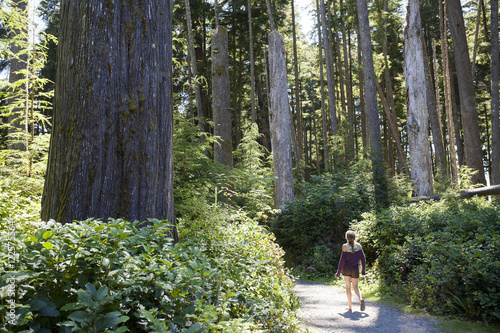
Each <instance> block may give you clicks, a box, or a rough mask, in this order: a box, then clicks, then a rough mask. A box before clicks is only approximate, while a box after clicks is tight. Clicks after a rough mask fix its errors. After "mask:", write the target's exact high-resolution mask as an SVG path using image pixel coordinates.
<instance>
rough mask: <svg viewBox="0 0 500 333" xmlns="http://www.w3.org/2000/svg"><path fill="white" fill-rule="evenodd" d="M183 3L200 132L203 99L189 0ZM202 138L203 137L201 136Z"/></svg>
mask: <svg viewBox="0 0 500 333" xmlns="http://www.w3.org/2000/svg"><path fill="white" fill-rule="evenodd" d="M184 5H185V6H186V22H187V33H188V38H187V41H188V53H189V63H190V67H191V73H193V76H194V94H195V98H196V110H197V112H198V126H199V129H200V132H203V131H204V130H205V129H204V125H203V124H204V120H203V101H202V99H201V87H200V83H199V82H198V79H199V77H198V67H197V65H196V52H195V49H194V37H193V24H192V23H191V7H190V5H189V0H184ZM202 140H203V138H202Z"/></svg>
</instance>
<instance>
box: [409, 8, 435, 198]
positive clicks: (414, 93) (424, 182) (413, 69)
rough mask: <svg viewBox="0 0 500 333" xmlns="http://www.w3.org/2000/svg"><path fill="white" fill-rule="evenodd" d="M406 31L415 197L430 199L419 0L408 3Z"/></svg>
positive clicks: (429, 154) (430, 180) (429, 158)
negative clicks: (427, 197) (428, 197)
mask: <svg viewBox="0 0 500 333" xmlns="http://www.w3.org/2000/svg"><path fill="white" fill-rule="evenodd" d="M406 22H407V23H406V28H405V43H404V46H405V47H404V54H405V82H406V92H407V95H406V105H407V127H408V144H409V147H410V162H411V178H412V180H413V184H414V195H415V196H417V197H419V196H429V195H432V194H433V192H434V189H433V177H432V159H431V152H430V149H429V148H430V143H429V139H428V138H429V135H428V129H429V122H428V113H427V111H428V110H427V109H426V106H427V99H428V97H427V93H428V89H427V86H428V83H427V82H426V80H427V79H428V78H429V77H428V75H427V73H426V70H425V62H426V60H425V55H424V48H425V45H424V43H423V38H422V35H423V31H422V23H421V21H420V8H419V3H418V0H409V1H408V6H407V9H406Z"/></svg>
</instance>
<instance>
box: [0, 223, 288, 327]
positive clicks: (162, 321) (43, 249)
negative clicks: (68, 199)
mask: <svg viewBox="0 0 500 333" xmlns="http://www.w3.org/2000/svg"><path fill="white" fill-rule="evenodd" d="M150 224H152V225H149V226H143V227H140V226H141V225H140V224H139V223H138V222H134V223H131V222H127V221H123V220H112V219H110V220H109V221H108V222H107V223H103V222H100V221H95V220H88V221H82V222H78V223H74V224H65V225H61V224H59V223H56V222H53V221H51V222H48V223H39V224H38V225H37V227H36V228H32V229H29V230H28V229H26V230H24V229H23V228H22V227H18V228H17V231H15V235H14V237H11V235H10V234H9V233H10V230H11V229H12V227H13V225H12V222H7V221H2V227H1V229H0V230H1V232H0V262H1V265H0V299H1V304H2V308H1V311H0V316H1V317H2V320H3V321H2V325H1V326H0V327H1V328H0V332H21V331H26V330H32V331H34V332H40V333H43V332H181V331H183V332H202V331H209V332H218V331H224V332H245V331H258V330H266V331H270V332H285V331H286V332H293V331H294V330H295V329H296V327H298V324H297V323H298V321H297V319H296V318H295V312H294V309H295V308H297V306H298V304H297V300H296V299H295V297H293V293H292V282H291V280H290V278H289V277H288V275H287V273H286V272H285V271H284V269H283V264H282V262H281V259H280V256H281V255H282V254H283V253H282V251H281V250H280V249H279V247H277V246H276V245H275V244H274V242H273V237H272V234H270V233H268V232H266V231H265V230H263V229H262V228H261V227H259V226H258V225H257V224H256V223H255V222H253V221H250V220H246V219H240V220H239V221H238V222H234V223H228V224H225V223H223V224H222V223H219V224H218V227H217V228H216V229H212V230H208V229H205V231H204V232H203V234H204V235H205V237H203V238H200V239H199V240H196V239H194V238H190V237H189V236H193V235H195V233H194V232H195V231H194V229H196V228H193V231H192V232H191V233H186V234H184V236H183V241H182V242H180V243H177V244H173V243H172V240H171V239H170V238H169V237H168V230H169V227H170V226H169V225H168V224H167V223H165V222H161V221H156V220H151V221H150ZM213 226H214V225H212V227H213ZM198 231H199V232H200V233H201V231H200V229H199V230H198ZM208 239H210V240H211V241H210V242H208V241H207V240H208ZM9 251H10V252H9ZM13 253H14V254H15V255H16V256H17V259H16V261H15V267H12V268H11V267H10V266H9V264H10V263H11V262H12V257H9V255H12V254H13ZM14 281H15V282H14ZM13 287H15V288H14V289H12V288H13ZM11 301H12V303H11ZM14 306H15V307H14ZM11 308H14V310H12V311H15V315H16V316H15V319H14V320H13V321H11V322H10V323H9V322H8V319H9V318H11V317H9V314H10V311H11ZM11 319H12V318H11Z"/></svg>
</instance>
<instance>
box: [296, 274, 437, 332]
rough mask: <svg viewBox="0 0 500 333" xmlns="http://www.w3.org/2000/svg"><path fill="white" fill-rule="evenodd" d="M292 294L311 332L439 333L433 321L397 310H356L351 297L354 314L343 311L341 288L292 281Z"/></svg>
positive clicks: (369, 305) (355, 300)
mask: <svg viewBox="0 0 500 333" xmlns="http://www.w3.org/2000/svg"><path fill="white" fill-rule="evenodd" d="M295 294H296V295H297V297H299V298H300V300H301V307H300V317H301V319H302V321H303V322H304V326H305V327H306V328H307V329H308V330H309V332H311V333H327V332H328V333H357V332H370V333H399V332H411V333H440V332H441V331H440V330H438V329H437V328H435V327H434V326H435V325H436V323H437V322H436V321H434V320H432V319H428V318H421V317H418V316H415V315H410V314H406V313H403V312H401V311H399V310H397V309H394V308H391V307H388V306H384V305H381V304H378V303H374V302H368V301H366V310H365V311H363V312H361V311H360V310H359V301H358V298H357V297H356V296H354V295H353V304H352V308H353V311H352V312H349V311H347V310H346V307H347V299H346V296H345V290H344V289H343V288H339V287H334V286H330V285H326V284H320V283H313V282H304V281H300V280H296V281H295Z"/></svg>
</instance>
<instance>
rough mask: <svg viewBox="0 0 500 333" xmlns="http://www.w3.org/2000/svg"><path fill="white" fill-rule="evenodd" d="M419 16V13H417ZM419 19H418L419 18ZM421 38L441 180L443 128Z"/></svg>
mask: <svg viewBox="0 0 500 333" xmlns="http://www.w3.org/2000/svg"><path fill="white" fill-rule="evenodd" d="M419 17H420V15H419ZM419 21H420V20H419ZM420 37H421V39H422V49H423V52H424V58H423V60H424V70H425V85H426V86H425V89H426V103H427V112H428V116H429V120H430V125H431V132H432V143H433V145H434V150H435V154H436V166H437V175H438V181H439V182H442V181H443V180H444V178H446V170H447V168H448V166H447V163H446V153H445V148H444V140H443V130H442V127H441V120H440V115H439V111H438V105H439V104H437V103H436V96H435V95H434V87H433V86H432V77H431V71H430V68H429V60H428V59H429V58H428V57H427V49H426V47H425V40H424V34H423V33H422V34H421V35H420Z"/></svg>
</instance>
